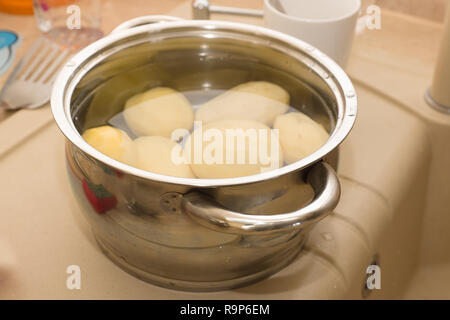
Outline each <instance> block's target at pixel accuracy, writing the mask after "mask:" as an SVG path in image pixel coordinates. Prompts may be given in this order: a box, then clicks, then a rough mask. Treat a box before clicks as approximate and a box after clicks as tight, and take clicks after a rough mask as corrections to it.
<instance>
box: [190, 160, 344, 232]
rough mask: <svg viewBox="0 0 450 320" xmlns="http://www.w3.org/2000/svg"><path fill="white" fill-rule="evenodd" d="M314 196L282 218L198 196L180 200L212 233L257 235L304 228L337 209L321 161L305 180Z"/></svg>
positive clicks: (336, 190) (334, 183)
mask: <svg viewBox="0 0 450 320" xmlns="http://www.w3.org/2000/svg"><path fill="white" fill-rule="evenodd" d="M307 181H308V183H309V184H310V185H311V186H312V188H313V189H314V192H315V194H316V196H315V197H314V199H313V200H312V201H311V203H309V204H308V205H307V206H306V207H303V208H301V209H299V210H297V211H294V212H289V213H282V214H270V215H269V214H263V215H251V214H242V213H238V212H233V211H230V210H228V209H226V208H225V207H223V206H222V205H220V204H218V203H217V202H215V201H214V200H213V199H211V198H210V197H209V196H207V195H204V194H202V193H200V192H196V191H193V192H189V193H187V194H185V195H184V196H183V199H182V202H181V203H182V207H183V209H184V210H185V212H186V213H187V214H188V215H189V216H190V217H191V218H192V219H194V220H195V221H197V222H198V223H199V224H201V225H203V226H205V227H207V228H210V229H213V230H215V231H219V232H223V233H232V234H255V233H257V234H261V233H274V232H279V231H290V230H294V229H300V228H304V227H306V226H308V225H311V224H313V223H316V222H318V221H319V220H321V219H323V218H325V217H326V216H327V215H328V214H329V213H330V212H331V211H332V210H333V209H334V208H335V207H336V205H337V203H338V202H339V198H340V195H341V187H340V184H339V179H338V177H337V175H336V172H335V171H334V169H333V168H332V167H331V166H330V165H329V164H327V163H325V162H323V161H321V162H319V163H317V164H315V165H314V166H313V167H312V168H311V169H310V171H309V172H308V176H307Z"/></svg>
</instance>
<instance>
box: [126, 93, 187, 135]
mask: <svg viewBox="0 0 450 320" xmlns="http://www.w3.org/2000/svg"><path fill="white" fill-rule="evenodd" d="M123 116H124V118H125V121H126V123H127V125H128V126H129V127H130V129H131V130H132V131H133V132H134V133H135V134H136V135H137V136H163V137H170V136H171V134H172V132H173V131H174V130H175V129H186V130H190V129H191V128H192V124H193V122H194V111H193V109H192V106H191V104H190V103H189V101H188V100H187V99H186V97H185V96H183V95H182V94H181V93H179V92H177V91H175V90H173V89H170V88H165V87H157V88H153V89H151V90H149V91H146V92H144V93H141V94H137V95H135V96H133V97H131V98H130V99H128V100H127V102H126V103H125V109H124V112H123Z"/></svg>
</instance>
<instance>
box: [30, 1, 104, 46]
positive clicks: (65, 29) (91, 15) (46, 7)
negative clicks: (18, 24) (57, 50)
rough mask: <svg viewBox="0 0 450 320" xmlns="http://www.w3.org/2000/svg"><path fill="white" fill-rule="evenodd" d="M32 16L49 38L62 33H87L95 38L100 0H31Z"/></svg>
mask: <svg viewBox="0 0 450 320" xmlns="http://www.w3.org/2000/svg"><path fill="white" fill-rule="evenodd" d="M33 6H34V16H35V17H36V22H37V25H38V27H39V29H40V30H41V31H42V32H44V33H45V34H46V35H47V36H48V37H49V38H53V39H54V40H55V38H57V36H58V35H59V34H60V33H64V34H65V36H64V38H67V37H69V36H70V34H74V33H75V34H82V33H87V34H89V37H96V38H97V39H99V38H101V37H102V36H103V31H101V29H100V26H101V0H33Z"/></svg>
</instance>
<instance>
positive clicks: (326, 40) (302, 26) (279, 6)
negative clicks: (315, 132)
mask: <svg viewBox="0 0 450 320" xmlns="http://www.w3.org/2000/svg"><path fill="white" fill-rule="evenodd" d="M360 8H361V0H341V1H335V0H317V1H308V0H264V10H263V11H260V10H251V9H242V8H232V7H223V6H214V5H210V2H209V1H208V0H194V1H193V2H192V16H193V18H194V19H209V17H210V14H211V13H220V14H234V15H250V16H260V17H264V26H265V27H267V28H270V29H274V30H277V31H281V32H284V33H286V34H289V35H292V36H294V37H296V38H298V39H301V40H304V41H307V42H308V43H310V44H312V45H314V46H315V47H317V48H318V49H320V50H322V51H324V52H325V53H326V54H327V55H329V56H330V57H332V58H333V59H334V60H335V61H337V62H338V63H339V65H341V66H343V67H345V65H346V63H347V60H348V56H349V54H350V50H351V47H352V42H353V36H354V33H355V26H356V22H357V19H358V16H359V12H360ZM363 23H364V22H363ZM360 29H361V27H360Z"/></svg>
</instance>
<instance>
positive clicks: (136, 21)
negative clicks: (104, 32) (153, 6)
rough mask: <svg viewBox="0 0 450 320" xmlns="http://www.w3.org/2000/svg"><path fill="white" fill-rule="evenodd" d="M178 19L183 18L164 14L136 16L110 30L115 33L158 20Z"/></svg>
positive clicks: (157, 21)
mask: <svg viewBox="0 0 450 320" xmlns="http://www.w3.org/2000/svg"><path fill="white" fill-rule="evenodd" d="M180 20H184V19H181V18H177V17H172V16H165V15H153V16H142V17H137V18H133V19H130V20H128V21H125V22H123V23H121V24H119V25H118V26H117V27H116V28H114V30H113V31H111V34H113V33H117V32H120V31H123V30H128V29H131V28H135V27H139V26H144V25H147V24H152V23H159V22H169V21H180Z"/></svg>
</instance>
